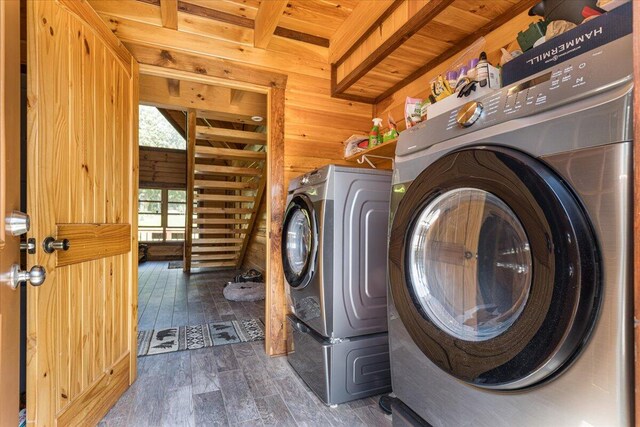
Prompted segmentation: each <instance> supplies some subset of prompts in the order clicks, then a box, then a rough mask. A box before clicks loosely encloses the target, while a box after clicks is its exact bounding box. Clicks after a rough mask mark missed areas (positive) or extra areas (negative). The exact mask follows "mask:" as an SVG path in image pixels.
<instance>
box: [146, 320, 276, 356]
mask: <svg viewBox="0 0 640 427" xmlns="http://www.w3.org/2000/svg"><path fill="white" fill-rule="evenodd" d="M263 339H264V325H263V324H262V322H261V321H260V319H244V320H230V321H221V322H212V323H207V324H204V325H195V326H180V327H176V328H167V329H159V330H151V331H139V332H138V356H151V355H153V354H163V353H171V352H174V351H182V350H195V349H198V348H205V347H211V346H214V345H226V344H236V343H240V342H248V341H259V340H263Z"/></svg>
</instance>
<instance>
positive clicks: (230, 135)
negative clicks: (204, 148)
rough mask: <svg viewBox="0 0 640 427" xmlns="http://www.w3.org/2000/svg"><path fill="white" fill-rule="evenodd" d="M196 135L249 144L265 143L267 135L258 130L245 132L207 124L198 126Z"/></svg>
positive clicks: (208, 138)
mask: <svg viewBox="0 0 640 427" xmlns="http://www.w3.org/2000/svg"><path fill="white" fill-rule="evenodd" d="M196 137H197V138H198V139H206V140H208V141H219V142H233V143H239V144H249V145H265V144H266V143H267V135H265V134H264V133H258V132H245V131H241V130H232V129H222V128H212V127H207V126H198V127H196Z"/></svg>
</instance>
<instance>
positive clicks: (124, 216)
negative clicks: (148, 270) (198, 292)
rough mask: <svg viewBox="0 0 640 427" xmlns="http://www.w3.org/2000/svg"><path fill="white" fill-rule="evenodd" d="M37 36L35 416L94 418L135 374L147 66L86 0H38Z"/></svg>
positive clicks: (31, 123)
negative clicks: (64, 244) (58, 245)
mask: <svg viewBox="0 0 640 427" xmlns="http://www.w3.org/2000/svg"><path fill="white" fill-rule="evenodd" d="M27 42H28V48H27V50H28V54H27V77H28V83H27V86H28V95H27V96H28V114H27V117H28V159H27V162H28V167H27V169H28V172H27V187H28V190H27V201H28V210H29V214H30V215H31V219H32V226H31V232H30V233H29V236H30V237H33V238H35V239H36V242H37V246H38V251H37V254H35V255H31V256H29V257H28V266H29V267H31V266H32V265H42V266H44V267H45V268H46V270H47V279H46V281H45V282H44V284H43V285H42V286H40V287H34V286H29V287H28V294H27V312H28V313H27V332H28V338H27V341H28V344H27V346H28V350H27V419H28V422H29V423H30V424H37V425H38V426H49V425H54V424H57V425H64V426H67V425H92V424H95V423H96V422H97V421H99V420H100V419H101V418H102V416H103V415H104V414H105V413H106V412H107V411H108V409H109V408H110V407H111V406H113V404H114V403H115V402H116V401H117V399H118V398H119V397H120V395H121V394H122V393H123V392H124V390H126V389H127V387H128V386H129V384H130V383H131V382H132V381H133V380H134V379H135V373H136V322H137V314H136V311H137V308H136V307H137V300H136V296H137V223H136V218H137V203H136V202H135V201H136V200H137V181H138V167H137V162H138V153H137V144H138V137H137V129H138V116H137V111H138V92H137V90H138V89H137V87H138V65H137V63H136V61H135V60H134V59H133V57H132V56H131V55H130V54H129V52H128V51H127V50H126V49H125V48H124V47H123V45H122V44H121V43H120V42H119V41H118V40H117V38H116V37H115V36H114V35H113V34H112V33H111V32H110V31H109V29H108V28H107V27H106V26H105V24H104V23H103V22H102V21H101V20H100V18H99V17H98V15H97V14H96V13H95V12H94V11H93V10H92V9H91V7H90V6H88V4H87V2H85V1H78V0H57V1H52V0H47V1H42V0H37V1H35V0H33V1H29V2H28V5H27ZM48 236H53V237H55V238H57V239H69V242H70V248H69V250H68V251H55V252H53V253H51V254H48V253H45V251H44V250H43V249H42V246H41V245H42V242H43V240H44V239H45V238H46V237H48Z"/></svg>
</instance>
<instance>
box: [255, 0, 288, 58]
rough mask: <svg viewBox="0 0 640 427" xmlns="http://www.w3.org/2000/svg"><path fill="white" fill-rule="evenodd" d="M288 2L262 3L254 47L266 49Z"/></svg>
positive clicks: (259, 8) (256, 22) (276, 0)
mask: <svg viewBox="0 0 640 427" xmlns="http://www.w3.org/2000/svg"><path fill="white" fill-rule="evenodd" d="M287 2H288V0H269V1H264V0H263V1H262V3H260V7H258V13H257V14H256V20H255V22H254V28H253V45H254V47H259V48H261V49H266V48H267V45H268V44H269V41H270V40H271V37H273V32H274V31H275V30H276V27H277V26H278V21H279V20H280V17H281V16H282V13H283V12H284V9H285V8H286V7H287Z"/></svg>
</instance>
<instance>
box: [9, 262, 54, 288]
mask: <svg viewBox="0 0 640 427" xmlns="http://www.w3.org/2000/svg"><path fill="white" fill-rule="evenodd" d="M46 278H47V271H46V270H45V269H44V267H43V266H41V265H34V266H33V267H31V270H29V271H26V270H20V265H19V264H13V265H12V266H11V271H9V273H8V274H3V275H1V276H0V282H3V283H5V284H7V285H9V287H11V289H16V288H17V287H18V285H20V283H22V282H29V283H31V284H32V285H33V286H40V285H42V284H43V283H44V281H45V279H46Z"/></svg>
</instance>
